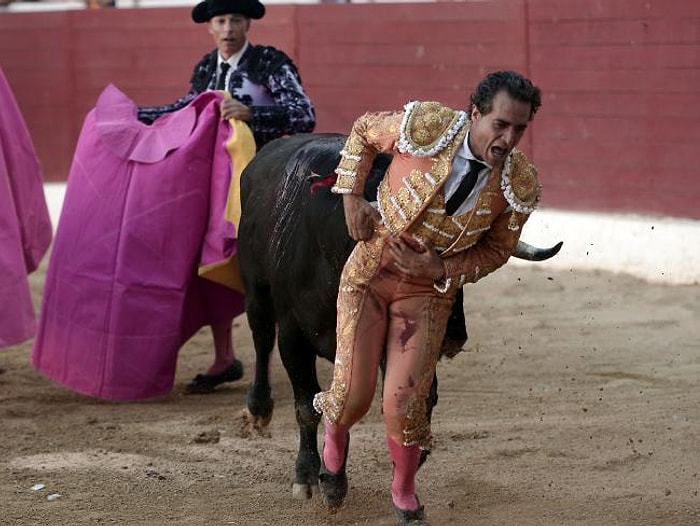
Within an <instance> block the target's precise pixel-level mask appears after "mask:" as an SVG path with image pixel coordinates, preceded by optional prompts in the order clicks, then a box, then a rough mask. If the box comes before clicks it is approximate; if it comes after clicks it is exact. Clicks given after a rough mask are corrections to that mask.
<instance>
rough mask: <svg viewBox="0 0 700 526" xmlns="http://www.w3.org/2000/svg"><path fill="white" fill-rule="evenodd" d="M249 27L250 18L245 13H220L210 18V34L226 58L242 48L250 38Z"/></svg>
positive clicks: (222, 55) (220, 52)
mask: <svg viewBox="0 0 700 526" xmlns="http://www.w3.org/2000/svg"><path fill="white" fill-rule="evenodd" d="M248 29H250V18H248V17H246V16H243V15H234V14H227V15H218V16H214V17H212V19H211V20H209V34H210V35H211V36H212V37H213V38H214V42H215V43H216V47H217V49H218V50H219V54H220V55H221V57H222V58H223V59H224V60H228V58H229V57H230V56H231V55H233V54H234V53H236V52H237V51H240V50H241V48H242V47H243V46H244V44H245V42H246V39H247V38H248V37H247V35H248Z"/></svg>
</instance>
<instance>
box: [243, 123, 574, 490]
mask: <svg viewBox="0 0 700 526" xmlns="http://www.w3.org/2000/svg"><path fill="white" fill-rule="evenodd" d="M346 139H347V136H345V135H340V134H300V135H295V136H292V137H288V138H282V139H277V140H275V141H273V142H271V143H269V144H267V145H266V146H264V147H263V148H262V149H261V150H260V151H259V152H258V154H257V155H256V156H255V157H254V159H253V160H252V161H251V163H250V164H249V165H248V166H247V167H246V168H245V170H244V171H243V173H242V176H241V207H242V214H241V219H240V224H239V234H238V235H239V238H238V258H239V264H240V270H241V274H242V278H243V282H244V285H245V290H246V296H245V298H246V312H247V318H248V324H249V326H250V329H251V332H252V337H253V345H254V347H255V360H256V366H255V373H254V377H253V381H252V383H251V385H250V386H249V388H248V392H247V395H246V411H247V419H248V423H249V424H250V425H252V426H253V427H254V428H256V429H258V430H259V431H260V430H262V429H264V428H265V427H266V426H267V425H268V424H269V422H270V419H271V417H272V411H273V399H272V393H271V389H270V381H269V365H270V357H271V353H272V350H273V348H274V345H275V338H276V339H277V346H278V349H279V353H280V357H281V359H282V363H283V365H284V368H285V370H286V372H287V374H288V376H289V379H290V381H291V384H292V389H293V393H294V405H295V416H296V421H297V424H298V426H299V451H298V455H297V459H296V465H295V481H294V484H293V493H294V495H295V496H297V497H303V498H309V497H311V495H312V492H313V490H314V487H315V486H316V485H317V484H318V473H319V469H320V456H319V452H318V442H317V430H318V425H319V423H320V418H321V416H320V415H319V414H318V413H317V412H316V411H315V410H314V408H313V406H312V400H313V397H314V395H315V394H316V393H317V392H319V391H320V390H321V388H320V385H319V383H318V378H317V372H316V359H317V357H322V358H325V359H327V360H330V361H333V360H334V358H335V349H336V333H335V330H336V298H337V295H338V285H339V282H340V274H341V271H342V269H343V266H344V264H345V261H346V259H347V258H348V257H349V255H350V252H351V251H352V249H353V247H354V245H355V241H353V240H352V239H351V238H350V236H349V235H348V232H347V228H346V225H345V218H344V214H343V206H342V199H341V198H340V196H338V195H336V194H333V193H331V192H330V188H329V187H330V183H332V179H329V178H328V177H327V175H328V174H332V173H333V170H334V169H335V167H336V165H337V164H338V161H339V159H340V150H341V149H342V147H343V145H344V143H345V140H346ZM390 161H391V156H390V155H388V154H380V155H379V156H378V157H377V158H376V159H375V162H374V164H373V166H372V171H371V173H370V176H369V178H368V181H369V182H368V185H367V191H366V192H367V194H368V195H367V197H368V199H369V200H373V194H374V193H375V192H376V187H377V185H378V182H379V181H380V180H381V176H382V174H383V173H384V171H385V170H386V168H387V167H388V165H389V162H390ZM375 195H376V194H375ZM560 247H561V243H559V244H557V245H555V246H554V247H551V248H549V249H538V248H535V247H532V246H530V245H527V244H526V243H524V242H520V243H519V245H518V248H517V250H516V253H515V254H514V255H515V256H517V257H520V258H523V259H528V260H542V259H547V258H549V257H552V256H553V255H555V254H556V253H557V252H558V251H559V248H560ZM462 301H463V298H462V295H461V294H459V295H458V298H457V301H456V302H455V308H454V309H453V314H452V316H451V317H450V321H449V323H448V327H447V331H446V335H445V338H444V340H443V347H442V355H443V356H445V355H447V356H453V355H454V354H455V352H456V350H458V349H461V347H462V345H464V343H466V340H467V333H466V327H465V322H464V309H463V303H462ZM436 403H437V378H434V379H433V385H432V388H431V393H430V400H429V404H428V406H429V408H430V411H431V412H432V409H433V408H434V406H435V404H436ZM422 460H425V458H423V459H422Z"/></svg>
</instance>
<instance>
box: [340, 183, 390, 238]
mask: <svg viewBox="0 0 700 526" xmlns="http://www.w3.org/2000/svg"><path fill="white" fill-rule="evenodd" d="M343 210H344V211H345V224H346V225H347V226H348V234H350V237H351V238H353V239H354V240H355V241H362V240H364V239H369V238H370V237H372V234H373V233H374V229H375V228H376V226H377V225H378V224H379V223H380V222H381V216H380V215H379V212H377V211H376V210H375V209H374V207H372V205H370V204H369V203H368V202H367V200H366V199H364V198H363V197H360V196H359V195H355V194H343Z"/></svg>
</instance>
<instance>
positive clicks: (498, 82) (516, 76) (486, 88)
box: [469, 71, 542, 120]
mask: <svg viewBox="0 0 700 526" xmlns="http://www.w3.org/2000/svg"><path fill="white" fill-rule="evenodd" d="M499 91H505V92H507V93H508V95H510V96H511V97H512V98H514V99H515V100H519V101H521V102H527V103H529V104H530V108H531V111H530V120H532V118H533V117H534V116H535V113H536V112H537V110H538V109H539V107H540V106H541V105H542V92H541V91H540V88H538V87H537V86H534V85H533V84H532V82H531V81H530V79H527V78H525V77H523V76H522V75H521V74H520V73H517V72H515V71H496V72H495V73H490V74H489V75H487V76H486V77H484V79H482V80H481V82H479V84H478V85H477V86H476V89H475V90H474V93H472V94H471V97H470V102H471V106H470V108H469V110H470V111H469V115H470V116H471V109H472V108H474V107H476V108H477V109H478V110H479V113H481V114H483V115H486V114H487V113H490V112H491V110H492V109H493V98H494V97H495V96H496V93H498V92H499Z"/></svg>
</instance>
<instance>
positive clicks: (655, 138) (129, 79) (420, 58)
mask: <svg viewBox="0 0 700 526" xmlns="http://www.w3.org/2000/svg"><path fill="white" fill-rule="evenodd" d="M189 13H190V9H189V8H168V9H146V8H144V9H133V10H131V9H129V10H127V9H124V10H85V11H66V12H44V13H3V14H2V15H1V16H0V64H1V65H2V68H3V70H4V72H5V74H6V75H7V77H8V79H9V81H10V83H11V84H12V87H13V89H14V91H15V95H16V97H17V99H18V101H19V104H20V106H21V108H22V110H23V112H24V115H25V118H26V120H27V123H28V125H29V127H30V131H31V133H32V136H33V138H34V142H35V143H36V146H37V149H38V150H39V155H40V157H41V160H42V164H43V167H44V171H45V178H46V180H49V181H56V180H65V178H66V177H67V174H68V170H69V167H70V162H71V157H72V152H73V148H74V146H75V142H76V140H77V136H78V133H79V131H80V127H81V125H82V121H83V118H84V117H85V114H86V113H87V112H88V111H89V109H90V108H91V107H92V106H93V105H94V102H95V99H96V97H97V96H98V94H99V93H100V91H101V90H102V89H103V88H104V86H105V85H107V84H108V83H113V84H115V85H116V86H117V87H118V88H120V89H121V90H122V91H124V92H125V93H126V94H127V95H129V96H130V97H131V98H132V99H133V100H134V101H135V102H136V103H137V104H156V103H165V102H170V101H172V100H174V99H176V98H177V97H179V96H181V95H182V94H184V93H185V91H186V90H187V81H188V79H189V77H190V73H191V70H192V67H193V65H194V63H195V62H196V61H197V60H198V59H199V58H200V57H201V56H202V55H203V54H204V53H205V52H206V51H208V50H209V49H210V48H211V47H212V43H211V40H210V36H209V35H208V33H207V31H206V28H205V27H204V26H199V25H196V24H194V23H192V22H191V21H190V18H189V16H190V15H189ZM250 37H251V40H252V41H253V42H255V43H264V44H271V45H274V46H277V47H280V48H281V49H284V50H285V51H287V52H288V53H289V54H290V55H291V56H292V57H293V58H294V59H295V61H296V63H297V65H298V66H299V67H300V70H301V74H302V78H303V81H304V84H305V86H306V88H307V90H308V92H309V94H310V95H311V97H312V99H313V101H314V104H315V105H316V109H317V116H318V127H317V131H320V132H322V131H340V132H347V131H348V129H349V127H350V125H351V123H352V121H353V119H354V118H355V117H357V116H358V115H360V114H361V113H363V112H365V111H368V110H380V109H396V108H400V107H401V106H402V105H403V104H404V103H405V102H407V101H408V100H411V99H432V100H440V101H443V102H446V103H448V104H450V105H453V106H455V107H466V104H467V99H468V94H469V92H470V90H471V89H472V87H473V85H474V84H475V83H476V82H477V81H478V80H479V78H481V77H482V76H483V75H484V74H485V73H486V72H489V71H492V70H495V69H501V68H512V69H517V70H520V71H522V72H523V73H525V74H526V75H528V76H530V77H531V78H532V79H533V81H534V82H535V83H536V84H538V85H539V86H540V87H541V88H542V89H543V92H544V104H543V107H542V109H541V111H540V113H539V114H538V115H537V117H536V119H535V122H534V123H533V125H532V127H531V131H529V132H528V133H527V134H526V139H525V140H524V142H523V143H522V144H521V147H522V148H523V149H524V150H526V151H527V152H528V153H529V154H530V155H531V157H532V158H533V159H534V161H535V162H536V163H537V165H538V167H539V169H540V172H541V176H542V182H543V185H544V187H545V189H544V201H543V205H544V206H546V207H548V208H563V209H579V210H592V211H608V212H637V213H644V214H660V215H670V216H677V217H689V218H696V219H700V206H699V205H700V177H697V175H696V171H697V169H696V163H695V162H693V161H692V159H693V157H692V155H691V154H692V149H693V148H694V147H695V146H696V143H697V140H698V139H699V138H700V1H698V0H605V1H600V0H567V1H562V0H483V1H479V0H476V1H470V2H464V3H462V2H440V3H426V4H414V3H410V4H318V5H309V4H305V5H279V4H275V5H271V6H269V7H268V14H267V15H266V17H265V18H264V19H263V20H261V21H254V22H253V27H252V30H251V33H250Z"/></svg>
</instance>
